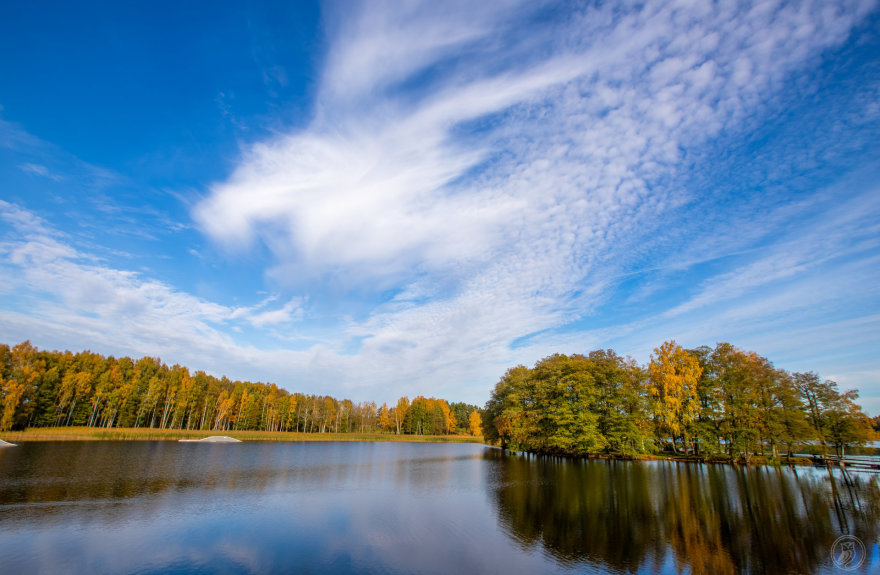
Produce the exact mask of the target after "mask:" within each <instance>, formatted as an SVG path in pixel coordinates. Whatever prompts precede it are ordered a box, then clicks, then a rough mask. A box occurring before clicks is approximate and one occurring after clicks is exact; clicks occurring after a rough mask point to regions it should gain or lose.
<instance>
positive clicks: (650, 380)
mask: <svg viewBox="0 0 880 575" xmlns="http://www.w3.org/2000/svg"><path fill="white" fill-rule="evenodd" d="M857 398H858V392H857V391H846V392H841V391H840V390H838V388H837V384H836V383H835V382H834V381H830V380H822V379H821V378H820V377H819V376H818V375H816V374H815V373H812V372H807V373H797V372H795V373H788V372H786V371H784V370H781V369H776V368H774V366H773V364H772V363H771V362H770V361H768V360H767V359H766V358H764V357H762V356H760V355H758V354H757V353H755V352H750V351H743V350H741V349H738V348H736V347H735V346H733V345H731V344H729V343H719V344H717V345H716V346H715V348H709V347H706V346H703V347H699V348H696V349H690V350H688V349H684V348H682V347H681V346H679V345H678V344H676V343H675V342H674V341H668V342H665V343H664V344H663V345H661V346H660V347H659V348H657V349H655V350H654V353H653V354H652V355H651V358H650V362H649V363H648V365H647V366H640V365H638V364H637V363H636V362H635V361H634V360H632V359H630V358H624V357H621V356H619V355H617V354H616V353H615V352H614V351H612V350H598V351H593V352H590V353H589V354H588V355H571V356H566V355H560V354H556V355H552V356H550V357H547V358H545V359H542V360H541V361H539V362H538V363H537V364H535V366H534V367H533V368H527V367H525V366H522V365H520V366H517V367H514V368H511V369H509V370H508V371H507V373H506V374H505V375H504V376H503V377H502V378H501V380H500V381H499V382H498V383H497V384H496V386H495V389H494V390H493V391H492V394H491V397H490V399H489V401H488V402H487V404H486V408H485V410H484V411H483V414H482V416H483V436H484V438H485V439H486V440H487V441H490V442H497V443H499V444H500V445H501V446H503V447H506V448H509V449H512V450H515V451H526V452H531V453H540V454H551V455H574V456H586V455H591V454H611V455H618V456H626V457H633V456H639V455H644V454H653V453H669V454H673V455H680V456H690V457H698V458H703V459H725V460H738V461H746V462H748V461H750V460H751V458H752V457H753V456H760V457H765V456H766V457H771V458H776V459H778V458H779V457H780V454H783V453H784V454H785V455H786V456H788V457H791V456H792V454H794V453H798V450H799V448H800V450H804V449H805V448H807V447H809V448H810V449H811V450H814V451H819V452H824V453H828V452H829V450H830V449H833V450H834V452H835V453H836V454H837V455H840V456H843V455H845V453H846V448H847V447H849V446H859V445H864V444H865V442H867V441H869V440H871V439H873V438H874V431H873V429H872V422H871V420H870V419H869V418H868V417H867V415H865V413H864V412H863V411H862V409H861V407H860V406H859V405H858V404H856V399H857Z"/></svg>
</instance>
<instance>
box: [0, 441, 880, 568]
mask: <svg viewBox="0 0 880 575" xmlns="http://www.w3.org/2000/svg"><path fill="white" fill-rule="evenodd" d="M878 517H880V489H878V485H877V477H876V476H870V475H866V474H862V475H856V476H854V477H852V478H851V479H846V480H845V478H844V477H843V476H842V475H841V474H840V472H839V471H838V472H835V473H834V474H833V475H829V474H828V472H827V471H822V470H810V469H803V468H800V469H797V470H795V471H792V470H789V469H770V468H737V467H730V466H698V465H690V464H673V463H667V462H648V463H645V462H642V463H639V462H634V463H628V462H614V461H593V462H590V461H565V460H558V459H550V458H535V457H519V456H511V455H506V454H504V453H502V452H500V451H499V450H495V449H489V448H485V447H482V446H477V445H461V444H459V445H455V444H370V443H360V444H352V443H321V444H304V443H300V444H278V443H266V444H255V443H243V444H215V445H204V444H178V443H171V442H155V443H151V442H143V443H141V442H135V443H124V442H116V443H109V442H108V443H101V442H96V443H86V442H84V443H31V444H23V445H22V446H20V447H16V448H10V449H6V450H3V451H0V572H3V573H6V572H9V573H57V572H59V571H61V572H67V573H193V572H204V573H215V572H226V573H267V574H268V573H286V572H313V573H325V572H327V573H329V572H332V573H400V574H409V573H426V574H434V573H437V574H440V573H458V572H462V573H466V572H471V573H504V574H505V575H515V574H519V573H522V574H532V573H558V572H573V573H608V572H613V573H636V572H638V573H655V572H656V573H670V574H671V573H682V572H685V573H719V574H723V573H742V572H753V573H763V572H771V573H818V572H829V573H830V572H833V570H832V569H831V565H830V556H829V551H830V549H831V545H832V544H833V542H834V540H835V538H836V537H837V536H838V535H840V534H844V533H851V534H854V535H856V536H858V537H860V538H861V539H862V541H864V542H865V543H866V544H868V546H869V547H870V550H871V554H872V555H871V560H872V561H873V563H871V562H869V563H868V564H866V565H865V566H864V568H863V571H862V572H864V573H869V572H871V569H874V570H876V568H877V565H878V560H877V558H876V553H877V547H876V541H877V537H878V525H877V519H878Z"/></svg>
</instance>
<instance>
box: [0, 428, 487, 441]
mask: <svg viewBox="0 0 880 575" xmlns="http://www.w3.org/2000/svg"><path fill="white" fill-rule="evenodd" d="M212 435H226V436H229V437H234V438H235V439H240V440H242V441H403V442H420V443H446V442H451V443H482V442H483V438H482V437H473V436H470V435H396V434H392V433H298V432H290V431H192V430H190V431H187V430H185V429H153V428H137V429H135V428H124V427H122V428H111V429H105V428H101V427H34V428H30V429H26V430H25V431H7V432H5V433H3V434H2V437H0V439H4V440H6V441H10V442H13V443H17V442H20V441H176V440H178V439H202V438H204V437H211V436H212Z"/></svg>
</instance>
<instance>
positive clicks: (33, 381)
mask: <svg viewBox="0 0 880 575" xmlns="http://www.w3.org/2000/svg"><path fill="white" fill-rule="evenodd" d="M50 426H90V427H108V428H109V427H133V428H138V427H148V428H159V429H187V430H218V431H219V430H223V431H228V430H263V431H298V432H306V433H323V432H333V433H349V432H357V433H374V432H388V433H396V434H421V435H443V434H455V433H457V434H473V435H478V434H479V433H480V430H481V421H480V414H479V408H477V407H476V406H474V405H468V404H465V403H449V402H447V401H446V400H443V399H435V398H433V397H432V398H426V397H422V396H417V397H415V398H413V399H412V401H410V400H409V398H407V397H401V398H400V399H399V400H398V401H397V403H396V404H395V405H393V406H391V407H389V406H388V405H387V404H382V405H381V406H377V405H376V403H375V402H371V401H369V402H358V403H355V402H353V401H351V400H350V399H341V400H340V399H336V398H334V397H330V396H326V395H306V394H302V393H289V392H288V391H286V390H284V389H282V388H279V387H278V386H277V385H275V384H272V383H251V382H248V381H230V380H229V379H228V378H226V377H221V378H217V377H214V376H211V375H208V374H207V373H205V372H204V371H196V372H195V373H190V371H189V369H188V368H186V367H181V366H180V365H174V366H172V367H168V366H167V365H165V364H164V363H162V361H161V360H160V359H158V358H153V357H143V358H141V359H138V360H133V359H131V358H128V357H122V358H118V359H117V358H115V357H112V356H110V357H104V356H102V355H100V354H97V353H92V352H90V351H83V352H79V353H72V352H70V351H64V352H58V351H41V350H39V349H37V348H36V347H34V346H33V345H32V344H31V343H30V342H29V341H25V342H23V343H20V344H18V345H16V346H14V347H11V348H10V346H9V345H6V344H0V431H7V430H11V429H25V428H28V427H50Z"/></svg>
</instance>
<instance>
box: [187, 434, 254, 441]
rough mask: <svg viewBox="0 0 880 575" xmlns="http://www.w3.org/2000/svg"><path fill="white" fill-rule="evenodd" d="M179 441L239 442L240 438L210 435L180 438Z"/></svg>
mask: <svg viewBox="0 0 880 575" xmlns="http://www.w3.org/2000/svg"><path fill="white" fill-rule="evenodd" d="M179 441H181V442H199V443H241V440H240V439H235V438H234V437H229V436H228V435H212V436H211V437H205V438H202V439H181V440H179Z"/></svg>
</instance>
